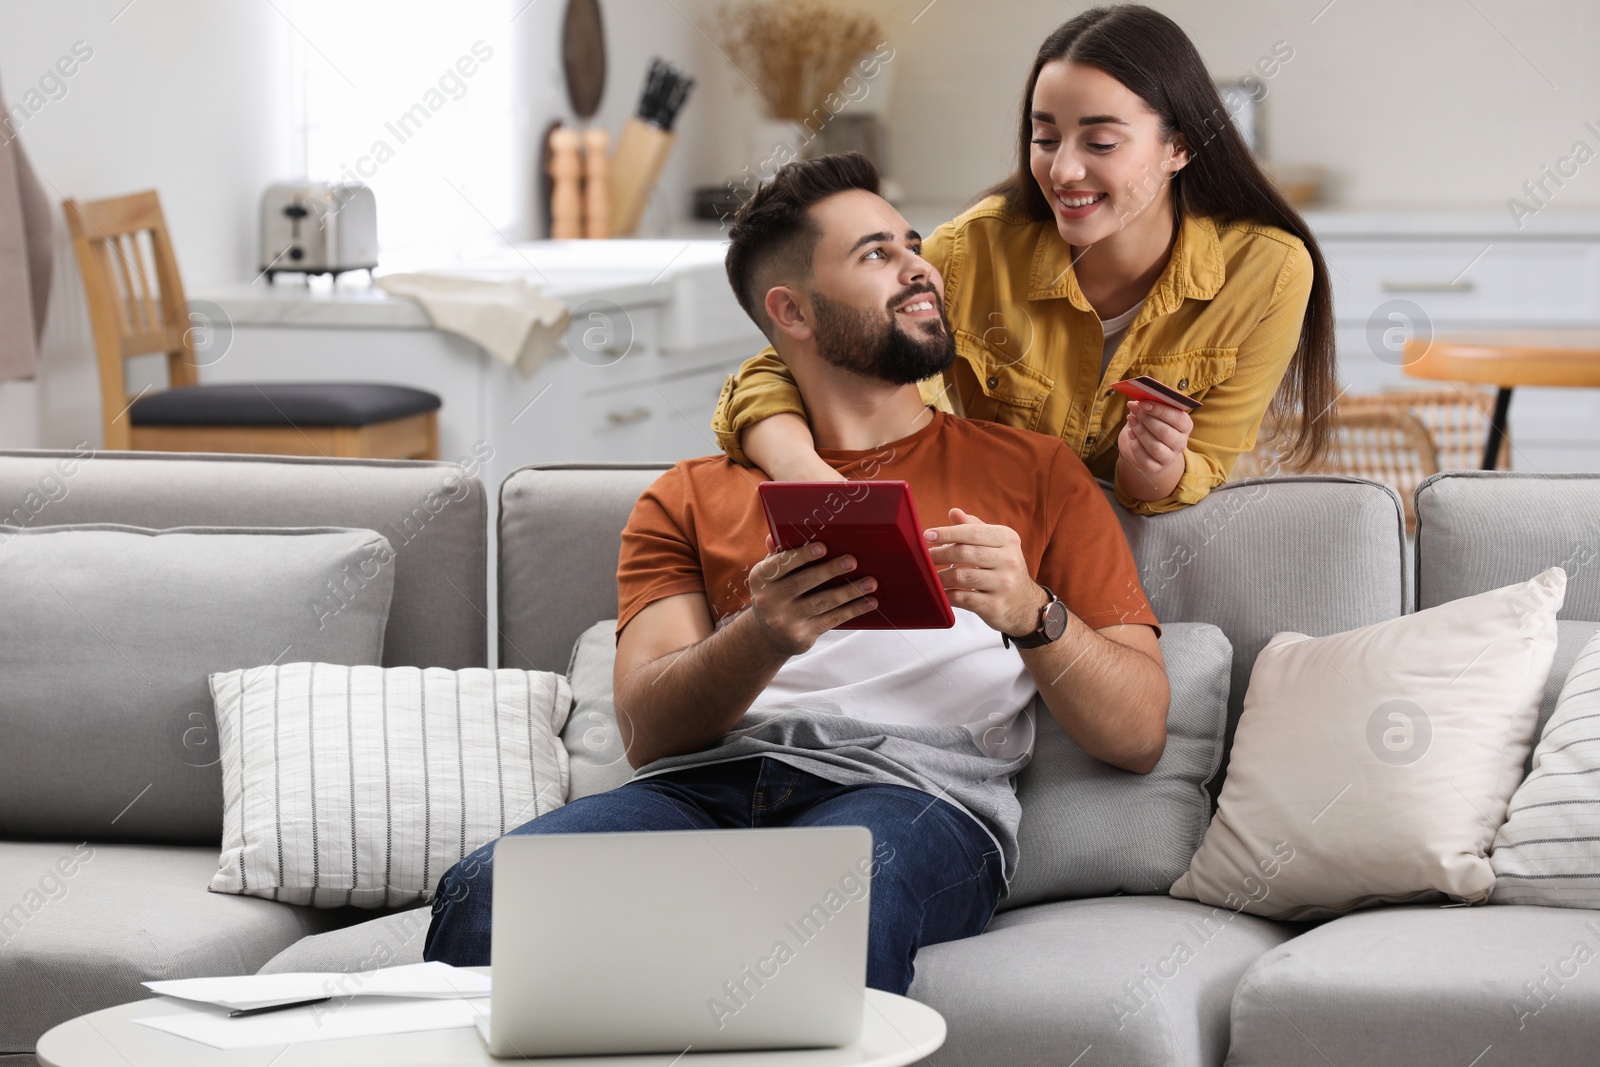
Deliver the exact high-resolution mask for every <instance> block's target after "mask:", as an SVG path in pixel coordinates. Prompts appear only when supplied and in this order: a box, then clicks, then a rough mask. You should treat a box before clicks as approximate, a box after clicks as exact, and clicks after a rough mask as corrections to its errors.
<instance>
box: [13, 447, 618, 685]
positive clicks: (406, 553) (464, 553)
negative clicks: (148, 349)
mask: <svg viewBox="0 0 1600 1067" xmlns="http://www.w3.org/2000/svg"><path fill="white" fill-rule="evenodd" d="M487 449H488V446H487V445H484V446H481V448H480V449H478V450H476V451H477V453H478V454H477V456H474V457H469V458H467V459H464V460H463V462H462V463H461V464H455V463H431V462H423V461H416V460H379V459H321V458H314V457H300V456H243V455H240V456H227V455H194V454H183V455H179V454H173V453H152V452H96V451H95V450H93V449H91V448H88V447H86V446H80V448H79V449H78V450H77V451H76V452H31V451H30V452H0V502H3V504H0V506H3V507H5V508H7V509H9V510H5V511H0V524H5V525H12V526H42V525H63V524H67V523H88V522H116V523H127V524H129V525H133V526H148V527H155V528H166V527H172V526H344V527H353V528H364V529H368V530H377V531H378V532H379V533H381V534H383V535H384V536H385V537H387V538H388V539H389V543H390V545H391V546H393V548H394V550H395V559H394V562H393V563H392V564H391V565H390V569H391V570H393V572H394V603H393V605H392V606H391V609H390V612H389V625H388V628H387V630H386V631H385V634H384V648H383V665H384V666H386V667H407V666H409V667H448V668H451V669H455V668H457V667H484V666H487V665H488V663H489V660H488V618H489V615H488V613H489V601H488V500H487V498H486V497H485V495H484V489H483V483H482V482H480V481H479V480H478V479H477V476H476V472H477V470H478V468H479V465H480V460H481V459H484V458H487V456H490V455H492V454H493V452H492V450H489V451H488V452H487V455H485V452H484V450H487ZM614 611H615V609H613V612H614ZM568 643H569V644H570V643H571V642H570V641H569V642H568ZM273 651H274V652H276V651H277V650H276V649H274V650H273ZM269 658H270V657H269ZM550 669H551V670H560V669H561V664H559V663H557V664H555V665H554V666H553V667H551V668H550Z"/></svg>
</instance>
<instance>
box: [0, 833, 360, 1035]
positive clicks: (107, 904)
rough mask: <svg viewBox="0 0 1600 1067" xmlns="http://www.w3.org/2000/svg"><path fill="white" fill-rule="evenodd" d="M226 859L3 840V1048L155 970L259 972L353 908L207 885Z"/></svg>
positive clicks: (132, 992) (112, 999) (171, 849)
mask: <svg viewBox="0 0 1600 1067" xmlns="http://www.w3.org/2000/svg"><path fill="white" fill-rule="evenodd" d="M216 862H217V850H216V848H215V847H210V848H189V847H182V846H172V845H122V844H74V843H72V842H48V841H28V842H21V841H0V902H4V904H5V905H7V906H8V910H6V911H4V912H0V1005H4V1010H0V1053H7V1052H15V1053H29V1052H32V1051H33V1047H34V1043H35V1042H36V1041H37V1040H38V1039H39V1036H40V1035H41V1034H43V1033H44V1032H45V1031H46V1030H48V1029H50V1028H51V1027H53V1026H55V1025H57V1024H58V1023H62V1022H65V1021H67V1020H68V1019H71V1018H74V1017H75V1016H78V1015H82V1014H85V1013H86V1012H91V1011H98V1010H100V1009H101V1008H109V1007H111V1006H112V1005H115V1004H121V1003H124V1002H125V1001H129V1000H139V999H142V998H143V997H146V996H148V995H149V993H148V991H147V990H145V989H144V988H143V987H142V986H140V985H139V983H140V982H142V981H145V980H147V979H157V978H197V977H204V976H210V975H222V974H251V973H253V972H255V971H256V970H257V969H258V968H260V966H261V965H262V964H263V963H265V962H266V961H267V960H269V959H271V958H272V957H273V956H274V955H276V954H277V953H279V952H281V951H282V950H283V949H285V948H287V947H288V946H289V945H291V944H293V943H294V942H296V941H298V940H299V939H300V938H302V937H304V936H305V935H306V934H311V933H319V932H321V931H323V930H328V929H332V928H333V927H335V926H337V925H339V924H341V923H347V922H349V921H350V919H351V917H352V916H351V915H350V914H349V913H347V912H344V911H321V910H312V909H310V908H294V907H290V906H288V905H286V904H274V903H272V902H271V901H268V900H255V899H252V898H247V897H231V896H220V895H218V894H216V893H208V892H207V891H206V883H207V881H209V880H210V878H211V872H212V871H213V870H214V869H215V868H216Z"/></svg>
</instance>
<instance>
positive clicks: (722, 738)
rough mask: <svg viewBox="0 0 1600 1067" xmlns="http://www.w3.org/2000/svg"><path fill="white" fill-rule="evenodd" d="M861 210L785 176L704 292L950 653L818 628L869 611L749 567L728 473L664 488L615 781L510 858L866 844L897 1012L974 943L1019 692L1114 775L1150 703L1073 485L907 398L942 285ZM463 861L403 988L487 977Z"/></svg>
mask: <svg viewBox="0 0 1600 1067" xmlns="http://www.w3.org/2000/svg"><path fill="white" fill-rule="evenodd" d="M877 190H878V176H877V173H876V171H874V170H873V168H872V165H871V164H870V163H869V162H868V161H867V160H866V158H865V157H863V156H860V155H858V154H854V153H852V154H849V155H843V156H825V157H823V158H821V159H816V160H811V161H808V162H800V163H792V164H790V165H788V166H786V167H784V168H783V169H782V170H781V171H779V172H778V174H777V175H776V177H775V178H774V179H773V180H772V181H771V182H770V183H769V184H767V185H766V186H764V187H762V188H761V189H760V190H759V191H758V192H757V193H756V194H755V195H754V196H753V197H751V199H750V201H749V202H748V203H747V204H745V205H744V207H743V208H741V210H740V211H739V213H738V215H737V216H736V220H735V223H734V226H733V228H732V230H731V232H730V240H731V243H730V246H729V249H728V258H727V266H728V278H729V281H730V282H731V283H732V284H733V287H734V290H735V292H736V293H737V294H738V297H739V300H740V303H741V304H742V305H743V307H744V309H745V310H746V311H747V312H748V313H749V314H750V316H751V317H752V318H753V319H754V320H755V321H756V323H757V324H758V325H759V326H760V327H761V328H762V330H763V331H764V332H765V333H766V334H767V336H768V337H769V338H770V339H771V340H772V342H773V344H774V345H776V346H777V349H778V352H779V354H780V355H781V356H782V357H783V358H784V360H785V361H786V362H787V363H788V365H789V367H790V368H791V369H792V370H793V372H794V376H795V380H796V382H797V383H798V385H799V387H800V392H801V394H802V395H803V397H804V398H805V404H806V410H807V412H808V417H809V421H810V424H811V429H812V432H813V434H814V435H815V438H816V442H817V445H818V446H819V447H818V452H819V454H820V455H821V456H822V457H823V458H824V459H825V460H827V461H828V462H829V463H830V464H831V465H833V466H834V467H835V468H836V469H837V470H839V471H840V473H842V474H843V475H844V476H845V477H846V478H847V479H857V480H859V479H864V478H894V479H905V480H906V481H908V482H910V483H911V486H912V491H913V495H914V497H915V500H916V504H917V506H918V508H919V510H920V513H921V516H922V517H923V518H926V517H928V516H933V515H938V516H940V517H943V516H946V515H948V517H949V523H948V525H944V526H940V527H936V528H933V529H930V530H928V531H926V533H925V536H926V537H927V538H928V541H929V543H930V551H931V553H932V556H933V559H934V561H935V564H936V565H937V566H938V567H939V568H940V576H941V580H942V582H943V584H944V587H945V589H946V590H947V593H948V595H949V598H950V603H951V605H952V607H953V608H954V609H955V615H956V625H955V626H954V627H953V628H951V629H947V630H915V631H895V630H838V629H836V627H837V626H838V625H839V624H840V623H842V622H844V621H846V620H847V619H851V618H854V617H855V616H857V615H861V614H864V613H866V612H870V611H873V610H874V609H875V607H876V603H875V601H874V599H873V595H872V592H873V589H874V588H875V583H874V582H873V579H872V576H871V575H870V574H862V575H859V577H857V576H855V575H853V574H852V573H851V572H852V568H853V566H854V561H853V560H851V559H850V558H849V557H848V556H844V557H840V558H837V559H831V560H825V561H821V562H819V558H820V557H821V556H822V555H823V554H824V551H825V550H824V547H823V545H822V544H814V545H812V546H810V548H809V550H804V549H802V550H795V551H790V552H781V553H774V552H773V551H772V549H773V547H774V546H773V545H772V543H771V541H770V539H768V538H767V536H766V527H765V523H764V521H763V518H762V510H761V507H760V505H759V504H758V502H757V495H756V484H757V478H756V477H754V476H752V474H751V472H750V471H748V470H745V469H742V468H740V467H739V466H737V465H735V464H734V463H732V462H731V461H729V460H728V459H727V458H725V457H724V456H721V455H718V456H713V457H708V458H704V459H694V460H687V461H684V462H681V463H678V464H677V465H676V466H675V467H674V468H673V469H672V470H671V471H668V472H667V473H665V474H663V475H662V476H661V477H660V478H659V479H657V481H656V482H655V484H654V485H652V486H651V487H650V488H649V489H648V490H647V491H646V492H645V493H644V495H643V496H641V497H640V499H639V502H638V503H637V505H635V507H634V510H633V514H632V516H631V517H630V518H629V520H628V525H627V528H626V530H624V532H623V535H622V554H621V560H620V562H619V564H618V568H617V584H618V599H619V607H618V618H617V661H616V674H615V680H616V692H615V704H616V709H617V721H618V726H619V728H620V730H621V735H622V739H623V741H624V743H625V744H626V746H627V753H628V760H629V762H630V763H631V764H632V765H633V766H634V767H636V768H638V773H637V774H636V775H635V777H634V779H633V781H631V782H629V783H628V784H626V785H624V786H622V787H621V788H619V789H615V790H612V791H611V792H609V793H602V794H598V795H595V796H591V797H585V798H583V799H580V800H577V801H574V802H572V803H571V804H568V805H566V806H565V807H562V808H558V809H556V810H555V811H552V812H550V813H548V814H546V815H544V816H542V817H540V818H538V819H535V820H533V821H532V822H530V823H528V824H526V825H524V826H522V827H520V828H519V829H517V830H516V831H513V832H514V833H530V834H531V833H577V832H593V831H616V830H655V829H659V830H668V829H678V830H682V829H689V828H699V829H701V830H706V831H710V830H714V829H717V828H729V827H752V826H755V827H767V826H825V825H829V826H837V825H851V826H866V827H867V828H869V829H870V830H871V831H872V835H873V841H874V849H873V859H874V861H875V862H874V863H873V868H874V869H873V871H872V894H871V904H870V909H871V910H870V914H869V931H870V932H869V945H868V954H867V955H868V963H867V984H868V985H870V986H872V987H874V988H877V989H885V990H889V991H891V992H895V993H904V992H905V991H906V989H907V988H908V987H909V986H910V984H911V978H912V967H913V960H914V958H915V956H916V952H917V949H918V948H919V947H920V946H922V945H926V944H933V943H936V942H940V941H948V940H953V939H956V938H961V937H970V936H972V935H975V934H978V933H981V932H982V931H983V929H984V927H985V926H986V925H987V923H988V921H989V918H990V916H991V915H992V914H993V912H994V908H995V905H996V904H997V903H998V901H999V899H1000V897H1001V896H1002V895H1003V893H1004V892H1005V887H1006V885H1007V884H1008V883H1009V881H1010V877H1011V874H1012V872H1013V871H1014V870H1015V868H1016V863H1017V846H1016V829H1017V823H1018V821H1019V817H1020V811H1019V808H1018V806H1017V802H1016V797H1015V793H1014V789H1013V786H1012V779H1013V777H1014V776H1015V775H1016V773H1017V772H1018V771H1019V770H1020V769H1021V768H1022V767H1023V766H1024V765H1025V764H1026V763H1027V761H1028V758H1029V756H1030V754H1031V751H1032V745H1033V736H1032V731H1031V726H1032V721H1031V719H1029V718H1028V717H1027V714H1026V713H1025V711H1024V709H1025V708H1026V706H1027V705H1028V704H1029V702H1030V701H1031V699H1032V697H1033V695H1034V693H1035V690H1036V689H1037V691H1038V692H1039V693H1041V694H1042V695H1043V697H1044V701H1045V704H1046V705H1047V706H1048V707H1049V709H1050V713H1051V714H1052V715H1053V716H1055V718H1056V720H1057V721H1058V722H1059V723H1060V724H1061V726H1062V727H1063V728H1064V729H1065V730H1066V732H1067V733H1068V735H1069V736H1071V737H1072V738H1073V740H1074V741H1076V742H1077V743H1078V745H1079V746H1080V747H1082V748H1083V750H1084V751H1085V752H1087V753H1089V754H1090V755H1092V756H1095V757H1097V758H1099V759H1101V760H1104V761H1106V762H1108V763H1111V764H1114V765H1116V766H1119V767H1122V768H1125V769H1127V770H1130V771H1134V772H1138V773H1145V772H1148V771H1149V770H1150V769H1151V768H1152V767H1154V766H1155V764H1156V761H1157V760H1158V759H1160V757H1161V752H1162V749H1163V746H1164V744H1165V741H1166V712H1167V700H1168V690H1167V680H1166V674H1165V669H1164V667H1163V664H1162V660H1161V652H1160V649H1159V647H1158V645H1157V642H1156V639H1157V636H1158V635H1159V629H1158V627H1157V625H1156V620H1155V617H1154V615H1153V614H1152V613H1151V611H1150V606H1149V604H1148V603H1147V602H1146V600H1145V597H1144V593H1143V591H1142V590H1141V589H1140V587H1139V583H1138V578H1137V575H1136V572H1135V569H1134V566H1133V561H1132V556H1131V553H1130V552H1129V550H1128V545H1127V542H1126V541H1125V540H1124V539H1123V536H1122V531H1121V528H1120V527H1119V526H1118V524H1117V521H1116V518H1115V517H1114V516H1113V514H1112V512H1111V508H1110V505H1109V504H1108V503H1107V501H1106V499H1105V497H1104V495H1103V494H1102V493H1101V491H1100V489H1099V487H1098V486H1097V485H1096V483H1095V482H1094V480H1093V479H1092V478H1091V477H1090V475H1089V473H1088V471H1087V469H1086V468H1085V467H1084V465H1083V463H1082V462H1081V461H1080V460H1079V459H1078V457H1077V456H1076V455H1074V454H1073V453H1072V452H1071V450H1069V449H1068V448H1067V447H1066V446H1065V445H1063V444H1062V443H1061V442H1060V441H1056V440H1052V439H1049V438H1046V437H1044V436H1043V435H1040V434H1036V433H1032V432H1029V431H1026V430H1019V429H1014V428H1011V427H1005V426H1000V425H997V424H994V423H985V422H968V421H966V420H963V419H958V418H955V417H952V416H949V415H946V414H944V413H942V412H939V411H937V410H935V409H933V408H930V407H927V406H925V405H924V404H923V402H922V400H921V399H920V397H919V395H918V392H917V387H916V384H915V383H916V382H917V381H919V380H920V379H923V378H926V377H928V376H929V375H932V374H937V373H938V372H939V371H941V370H942V369H943V368H944V367H946V366H947V365H949V363H950V361H951V360H952V359H953V358H954V354H955V342H954V340H953V338H952V336H951V333H950V330H949V327H948V325H947V323H946V322H945V319H944V314H943V296H942V294H943V287H944V283H943V280H942V279H941V278H940V277H939V274H938V272H937V271H935V270H934V269H933V268H932V267H931V266H930V265H929V264H928V263H927V262H926V261H924V260H923V259H922V258H921V256H920V255H918V250H919V247H920V240H919V238H918V236H917V234H916V233H915V232H913V231H912V230H911V229H910V228H909V227H908V226H907V225H906V222H905V220H904V219H903V218H901V217H900V215H899V213H898V212H896V211H895V210H894V208H892V207H891V206H890V205H889V204H888V203H887V202H886V201H884V200H883V199H882V198H881V197H879V196H878V195H877ZM841 490H844V491H846V493H848V482H845V483H841ZM842 499H845V500H846V501H848V499H849V497H848V495H846V496H843V497H842ZM844 506H848V503H846V504H845V505H844ZM826 537H827V531H826V528H825V527H824V529H823V531H822V540H823V541H824V542H825V541H826ZM839 575H851V580H850V581H849V582H847V583H845V584H844V585H841V586H839V587H838V588H835V589H828V590H822V589H819V588H818V587H819V586H821V585H822V584H823V583H826V582H829V581H831V580H832V579H834V578H836V577H837V576H839ZM1036 576H1037V578H1038V580H1035V578H1036ZM1041 583H1043V584H1041ZM1052 590H1053V591H1054V595H1052V592H1051V591H1052ZM1057 596H1058V597H1059V598H1060V599H1059V601H1057V600H1056V599H1055V597H1057ZM492 848H493V846H492V845H490V846H486V847H485V848H484V849H481V850H479V852H477V853H474V854H473V855H472V856H469V857H468V858H467V859H465V860H463V861H462V862H461V863H459V864H457V865H456V866H455V867H454V868H452V869H451V870H450V871H449V872H448V873H447V874H446V875H445V877H444V878H443V879H442V880H441V881H440V884H439V892H438V896H437V898H436V900H435V913H434V918H433V924H432V926H431V927H430V929H429V932H428V943H427V948H426V956H427V958H428V959H442V960H445V961H446V962H450V963H456V964H483V963H486V962H488V956H489V927H490V906H491V889H492V876H491V873H490V869H491V864H492V856H493V854H492Z"/></svg>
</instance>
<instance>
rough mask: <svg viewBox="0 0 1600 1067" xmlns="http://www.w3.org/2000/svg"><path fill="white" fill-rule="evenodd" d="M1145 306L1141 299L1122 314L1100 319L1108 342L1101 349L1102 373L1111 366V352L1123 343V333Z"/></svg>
mask: <svg viewBox="0 0 1600 1067" xmlns="http://www.w3.org/2000/svg"><path fill="white" fill-rule="evenodd" d="M1142 307H1144V301H1143V300H1141V301H1139V302H1138V303H1137V304H1135V305H1133V307H1131V308H1129V309H1128V310H1127V311H1124V312H1123V313H1122V314H1120V315H1113V316H1112V317H1111V318H1109V319H1101V320H1100V329H1101V330H1102V331H1104V333H1105V337H1106V343H1105V345H1104V346H1102V347H1101V349H1100V374H1101V376H1102V377H1104V376H1105V373H1106V368H1107V367H1109V366H1111V354H1112V353H1113V352H1115V351H1116V350H1117V346H1118V345H1119V344H1121V343H1122V336H1123V334H1125V333H1127V332H1128V327H1129V326H1130V325H1132V324H1133V320H1134V317H1135V316H1136V315H1138V314H1139V309H1140V308H1142Z"/></svg>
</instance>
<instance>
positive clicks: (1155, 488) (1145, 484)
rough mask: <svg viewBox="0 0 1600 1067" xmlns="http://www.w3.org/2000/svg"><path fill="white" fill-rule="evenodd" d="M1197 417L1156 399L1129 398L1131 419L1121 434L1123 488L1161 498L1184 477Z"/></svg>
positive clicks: (1136, 496) (1133, 494)
mask: <svg viewBox="0 0 1600 1067" xmlns="http://www.w3.org/2000/svg"><path fill="white" fill-rule="evenodd" d="M1193 432H1194V420H1193V419H1191V418H1190V417H1189V413H1188V412H1187V411H1179V410H1178V409H1177V408H1175V407H1171V406H1169V405H1167V404H1158V403H1156V402H1155V401H1153V400H1130V401H1128V419H1127V422H1126V423H1124V424H1123V427H1122V432H1121V433H1119V434H1118V435H1117V451H1118V452H1119V453H1120V458H1119V459H1118V461H1117V474H1118V475H1119V476H1120V478H1121V481H1122V487H1123V489H1125V490H1127V492H1128V495H1129V496H1131V497H1133V498H1134V499H1136V500H1160V499H1161V498H1162V497H1164V496H1167V495H1168V494H1169V493H1171V492H1172V490H1173V489H1174V488H1176V487H1177V484H1178V479H1180V478H1182V477H1183V470H1184V457H1183V450H1184V449H1185V448H1188V447H1189V435H1190V434H1191V433H1193Z"/></svg>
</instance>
